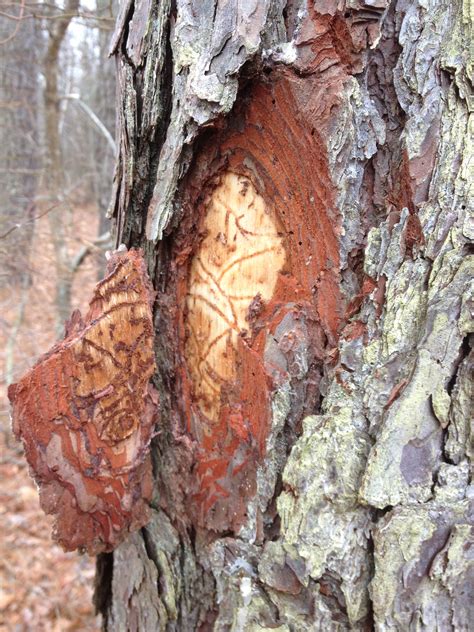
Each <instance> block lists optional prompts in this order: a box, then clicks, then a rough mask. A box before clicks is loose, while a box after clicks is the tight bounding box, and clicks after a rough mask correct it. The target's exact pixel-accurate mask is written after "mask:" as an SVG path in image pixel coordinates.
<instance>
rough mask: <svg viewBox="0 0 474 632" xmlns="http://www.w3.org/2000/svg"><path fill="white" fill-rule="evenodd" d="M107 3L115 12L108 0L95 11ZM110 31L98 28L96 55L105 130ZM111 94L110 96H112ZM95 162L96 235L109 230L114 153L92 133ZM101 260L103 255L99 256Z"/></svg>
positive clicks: (109, 108)
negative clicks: (108, 212) (97, 222)
mask: <svg viewBox="0 0 474 632" xmlns="http://www.w3.org/2000/svg"><path fill="white" fill-rule="evenodd" d="M107 7H110V11H111V13H112V9H113V14H112V15H116V14H117V10H116V8H115V7H112V6H111V3H110V2H109V1H108V0H105V1H104V0H97V12H98V13H99V12H101V14H102V12H103V11H104V10H105V9H106V8H107ZM109 41H110V32H109V31H105V30H101V31H99V50H100V52H99V58H100V60H101V63H100V66H99V68H98V90H97V94H98V97H99V103H98V115H99V117H100V119H101V121H102V122H103V123H104V125H105V126H106V127H107V129H108V130H110V131H112V133H113V130H114V125H115V94H116V86H115V72H114V65H113V60H112V59H108V52H109V50H108V49H109ZM112 95H113V96H112ZM95 147H96V152H95V156H96V164H97V167H98V168H97V175H96V178H95V188H96V195H97V201H98V205H99V213H100V222H99V231H98V233H99V236H101V235H104V234H105V233H106V232H108V231H109V230H110V222H109V220H108V218H107V210H108V207H109V204H110V185H111V180H112V176H113V171H114V160H115V156H114V154H113V153H112V152H111V151H110V147H109V146H108V145H107V144H106V143H104V141H103V139H102V138H100V137H96V139H95ZM102 261H103V258H102ZM103 273H104V267H103V263H102V264H99V269H98V277H99V279H100V278H102V276H103Z"/></svg>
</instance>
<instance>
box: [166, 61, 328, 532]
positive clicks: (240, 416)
mask: <svg viewBox="0 0 474 632" xmlns="http://www.w3.org/2000/svg"><path fill="white" fill-rule="evenodd" d="M315 87H316V86H315V83H314V81H313V79H312V78H305V79H302V78H299V77H296V76H294V75H292V74H287V73H282V74H278V73H275V76H274V77H272V81H271V83H270V84H268V85H267V84H263V83H260V84H258V85H255V86H254V87H253V88H252V89H251V90H250V91H249V92H248V93H247V94H246V96H245V98H243V99H242V100H241V101H240V103H239V105H238V106H237V108H236V111H235V113H234V116H233V117H232V119H231V121H230V122H229V126H228V127H227V129H225V130H222V131H221V132H219V133H216V134H214V135H213V136H212V138H210V139H209V140H208V141H204V142H203V143H202V146H201V148H200V152H199V155H198V157H197V159H196V161H195V164H194V167H193V169H192V170H191V172H190V175H189V176H188V178H187V179H186V181H185V183H184V185H185V188H184V191H185V194H184V195H185V199H184V201H183V202H184V204H183V205H184V209H185V213H184V217H183V221H182V223H181V226H180V230H179V234H178V235H177V237H176V239H175V252H174V266H175V270H176V280H177V286H176V292H177V304H178V306H179V310H178V313H179V319H180V321H179V330H178V338H179V349H178V351H177V363H178V367H177V372H176V374H177V377H178V379H177V383H176V399H177V401H179V400H180V398H181V403H182V404H183V410H182V412H183V416H184V418H185V419H186V422H187V431H188V433H189V434H190V436H191V437H192V438H193V439H194V440H195V442H196V446H197V447H196V457H197V463H196V467H195V470H194V480H193V483H194V487H195V490H194V493H192V499H191V502H190V503H189V505H188V508H189V510H190V513H191V514H192V515H193V516H196V517H197V520H198V522H199V523H200V524H201V525H202V526H204V527H206V528H208V529H215V530H219V531H221V530H225V529H234V530H236V529H238V528H239V527H240V526H241V525H242V524H243V523H245V522H246V520H247V511H248V507H249V503H251V501H252V499H254V498H255V497H256V496H257V495H259V494H262V493H263V492H261V491H259V489H258V483H257V480H258V477H257V472H258V468H259V466H260V465H261V464H262V463H263V462H264V461H265V460H266V458H269V455H268V453H267V450H268V446H267V441H268V437H269V434H270V433H271V432H272V423H273V421H272V417H273V412H272V406H273V404H272V402H273V401H274V399H275V397H276V396H277V393H278V391H279V390H281V389H285V388H288V385H289V384H291V387H290V388H291V412H290V413H289V415H288V419H287V422H286V423H287V426H286V429H285V435H287V436H286V437H285V439H282V441H283V442H285V441H288V442H289V443H288V444H289V445H290V444H291V441H292V440H293V439H291V436H293V437H294V436H296V433H297V432H298V424H299V422H300V420H301V418H302V417H303V415H304V414H307V413H308V412H310V411H314V410H315V406H316V402H317V398H318V395H319V391H318V384H319V379H320V373H321V366H322V363H323V361H324V357H325V349H326V346H327V345H329V346H330V347H333V346H334V345H335V344H336V341H337V337H338V330H339V323H340V311H341V307H340V293H339V243H338V237H339V231H340V227H339V226H340V224H339V217H338V213H337V211H336V209H335V204H334V190H333V185H332V182H331V176H330V173H329V166H328V159H327V155H326V150H325V145H324V141H323V139H322V138H321V136H320V133H319V130H318V129H315V126H314V122H315V120H317V116H315V109H317V108H318V107H319V106H318V103H317V99H318V97H319V94H320V93H319V91H318V90H315ZM302 103H304V107H303V106H302ZM228 174H233V177H236V178H237V179H239V180H240V181H241V182H242V183H245V182H248V183H249V184H248V191H252V192H253V191H255V192H256V195H257V196H259V198H261V200H263V203H264V205H265V208H266V211H265V212H266V213H268V216H269V217H271V218H273V220H272V221H273V222H274V225H275V226H277V227H278V229H277V230H278V236H279V238H280V239H281V244H282V248H283V251H284V253H285V257H284V258H283V259H282V260H280V258H278V261H277V262H275V265H274V266H273V267H272V260H271V257H270V258H269V259H268V260H267V259H265V257H263V256H262V259H261V261H260V262H259V261H257V260H256V259H254V260H253V265H255V266H257V269H258V271H259V272H260V273H261V274H262V279H263V280H262V283H263V284H265V281H266V280H268V279H270V277H271V278H272V279H273V277H274V276H275V275H276V282H273V280H272V282H271V288H272V289H271V291H270V290H269V292H268V293H267V294H266V295H264V292H263V291H260V290H259V288H258V287H256V289H255V292H254V294H252V295H248V296H247V295H245V309H246V318H245V324H244V327H243V328H242V330H241V331H240V333H239V334H238V335H236V336H233V337H232V344H231V348H230V347H229V348H228V356H227V357H228V358H231V360H232V365H233V368H232V369H228V370H227V373H226V375H227V376H228V377H229V379H226V380H225V384H224V383H223V382H221V381H220V380H219V378H218V377H216V385H217V383H219V388H218V389H216V390H215V397H216V399H215V401H213V402H212V403H211V405H208V409H209V411H211V413H212V414H210V415H206V413H205V410H204V407H203V405H202V403H201V401H202V399H201V398H202V393H201V389H200V388H199V387H198V388H196V383H195V381H196V378H195V374H196V373H195V370H194V368H193V365H191V366H190V365H189V353H188V354H186V352H185V349H189V345H190V342H189V339H190V336H199V335H200V334H201V335H203V337H204V339H206V336H205V335H204V334H205V332H204V330H203V331H202V332H199V331H194V332H193V333H191V332H190V327H191V325H192V326H193V327H194V328H196V324H197V320H196V317H195V315H192V311H193V309H192V303H190V301H192V296H193V294H194V293H195V289H193V287H190V285H191V286H192V285H193V284H194V283H195V282H196V281H195V279H196V275H195V273H194V272H193V270H195V269H196V265H197V264H196V257H199V256H200V254H199V253H200V252H201V248H202V244H207V243H208V242H209V227H208V226H207V225H206V217H208V214H209V213H210V212H212V209H210V206H209V205H210V204H212V199H213V195H214V193H215V192H216V191H219V190H221V189H222V183H223V182H225V180H226V178H228V177H229V176H228ZM252 212H254V211H253V209H252V208H250V207H247V208H243V207H242V213H243V214H244V215H245V214H247V213H252ZM236 213H237V211H236ZM242 213H241V214H242ZM237 215H238V213H237ZM242 226H243V228H244V229H245V222H243V223H242ZM220 232H222V231H220ZM270 232H271V231H270ZM223 238H224V237H223V236H220V239H221V240H222V239H223ZM225 238H226V239H227V237H225ZM216 243H218V241H217V242H216ZM257 245H258V242H257ZM219 249H220V250H222V248H220V247H219ZM245 261H248V260H245ZM223 265H225V264H223ZM258 266H260V267H258ZM236 272H237V274H236V275H235V280H236V283H237V285H238V284H239V275H238V269H237V270H236ZM265 275H267V279H265ZM214 276H215V275H214ZM216 291H218V290H217V288H216ZM226 291H227V292H228V294H233V293H232V288H231V287H230V286H229V287H228V288H226ZM169 292H170V290H169V288H168V294H169ZM237 295H238V296H240V295H241V294H240V289H239V291H238V292H237V294H236V296H237ZM190 306H191V310H190ZM190 314H191V316H190ZM219 321H222V318H221V317H219ZM240 326H241V323H240V325H239V327H240ZM236 341H237V344H235V342H236ZM225 352H226V351H225V346H224V345H222V353H225ZM186 360H188V362H186ZM192 363H194V360H192ZM207 377H208V378H210V379H212V374H211V372H209V375H208V376H207ZM211 390H212V389H211V386H209V391H208V392H209V393H210V392H211ZM182 393H185V394H186V397H184V398H182V396H181V394H182ZM280 443H281V442H280ZM260 497H261V496H260ZM264 504H265V503H264V502H263V501H262V511H264ZM258 511H260V509H259V510H258ZM259 520H260V518H259V516H258V515H257V517H256V521H257V524H259Z"/></svg>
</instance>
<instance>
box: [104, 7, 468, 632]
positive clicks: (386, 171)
mask: <svg viewBox="0 0 474 632" xmlns="http://www.w3.org/2000/svg"><path fill="white" fill-rule="evenodd" d="M469 20H470V16H469V13H468V5H467V3H462V2H461V0H456V1H455V2H452V1H448V0H431V1H430V2H427V1H426V0H398V2H394V1H393V2H389V0H365V2H364V0H357V1H349V0H346V1H344V0H315V2H314V3H305V2H302V1H301V2H298V1H294V2H293V1H291V0H290V1H288V2H285V1H284V0H263V1H261V2H259V1H254V2H241V3H233V2H224V1H222V0H219V1H216V2H208V1H204V2H191V0H177V2H176V3H172V2H170V0H162V1H161V2H157V1H153V0H143V1H142V2H136V3H135V2H133V0H127V1H125V2H124V4H123V5H122V7H121V13H120V15H119V18H118V25H117V29H116V32H115V36H114V38H113V43H112V51H113V52H114V53H115V55H116V59H117V68H118V90H119V102H118V106H119V110H118V112H119V113H118V125H117V131H118V145H119V157H118V162H117V165H116V176H115V184H114V187H115V188H114V198H113V204H112V206H111V212H112V214H113V216H114V217H115V221H116V229H117V243H125V244H126V245H127V246H129V247H131V246H133V247H141V248H142V249H143V251H144V253H145V257H146V260H147V264H148V269H149V273H150V276H151V278H152V280H153V283H154V286H155V289H156V291H157V299H156V304H155V334H156V341H155V347H156V358H157V365H158V371H157V374H156V375H155V378H154V382H155V386H156V387H157V388H158V390H159V392H160V412H161V419H160V422H159V426H158V428H157V436H156V438H155V439H154V441H153V444H152V456H153V461H154V477H155V493H154V498H153V503H152V508H153V517H152V520H151V522H150V523H149V524H148V526H146V527H145V528H143V529H142V530H141V531H140V532H137V533H135V534H134V535H133V536H131V537H130V538H129V539H128V540H127V541H126V542H125V543H124V544H122V545H120V546H119V547H118V548H117V549H116V550H115V551H114V553H113V554H107V555H102V556H101V557H100V558H99V562H98V580H97V591H96V601H97V605H98V608H99V609H100V610H101V611H102V613H103V615H104V621H105V628H106V629H107V630H110V631H112V630H113V631H114V632H117V631H121V630H139V631H140V632H145V631H148V630H149V631H155V630H169V631H171V630H182V631H188V630H189V631H191V630H201V631H204V630H232V631H237V630H242V631H243V630H245V631H257V630H280V631H282V632H283V631H290V630H291V631H299V630H301V631H303V630H304V631H306V630H324V631H329V630H372V629H375V630H403V631H405V630H440V631H448V630H467V629H468V625H469V624H468V621H469V620H471V621H472V620H474V615H473V613H472V606H470V600H469V589H468V586H469V573H471V577H472V566H471V567H470V566H469V559H468V540H469V535H470V530H472V524H470V523H469V520H468V494H467V490H468V483H469V460H470V457H471V445H472V442H471V439H472V435H471V431H470V429H469V425H468V419H469V414H468V410H469V406H470V400H471V395H472V392H471V387H470V382H469V372H470V367H471V366H472V352H471V346H470V340H469V337H468V336H469V332H470V331H472V321H471V320H470V312H469V309H470V305H471V304H470V295H469V285H468V281H469V276H470V274H472V258H469V244H470V242H469V240H470V239H472V236H473V224H472V218H469V217H468V208H469V204H468V200H469V189H468V169H469V165H470V164H471V166H472V160H473V156H472V143H471V145H470V146H469V144H468V112H469V106H470V105H472V93H471V92H470V90H471V83H470V79H469V74H468V71H469V69H470V68H471V67H470V66H468V65H466V64H467V55H468V31H469V26H470V22H469ZM471 199H472V198H471ZM471 603H472V600H471ZM470 608H471V612H470V611H469V609H470Z"/></svg>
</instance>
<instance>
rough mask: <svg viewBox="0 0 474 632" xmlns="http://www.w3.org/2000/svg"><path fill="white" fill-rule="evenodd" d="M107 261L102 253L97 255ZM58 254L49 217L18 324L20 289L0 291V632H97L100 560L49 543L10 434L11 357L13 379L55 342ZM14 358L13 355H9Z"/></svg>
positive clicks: (92, 260)
mask: <svg viewBox="0 0 474 632" xmlns="http://www.w3.org/2000/svg"><path fill="white" fill-rule="evenodd" d="M97 230H98V213H97V210H96V209H95V207H94V206H92V205H87V204H78V205H76V206H75V207H74V209H73V213H72V220H71V222H70V225H69V231H68V232H69V242H68V249H69V250H70V252H71V254H73V253H75V252H77V251H78V249H79V248H81V247H82V246H83V245H84V244H88V243H90V241H91V240H93V239H94V238H95V237H96V235H97ZM100 259H101V260H103V255H102V256H101V257H100ZM53 262H54V252H53V249H52V243H51V235H50V233H49V227H48V222H47V220H46V218H41V219H40V220H38V221H37V223H36V226H35V235H34V239H33V243H32V247H31V253H30V256H29V258H28V260H27V264H26V265H28V266H29V267H30V271H31V275H32V284H31V286H30V287H29V288H28V289H27V290H26V292H27V296H26V308H25V311H24V314H23V316H22V319H21V321H22V322H21V325H20V327H19V329H18V332H17V334H16V335H15V337H14V345H13V352H11V351H8V342H9V338H10V341H11V336H12V332H13V331H14V328H15V323H17V322H18V314H19V305H20V304H21V300H22V298H25V297H24V295H22V292H25V290H22V289H21V288H20V287H18V286H16V285H15V283H14V282H13V281H12V282H11V283H10V284H9V285H7V286H3V287H0V367H1V371H0V533H1V536H2V537H1V539H0V632H43V631H44V632H63V631H64V632H66V631H70V630H78V631H81V632H83V631H84V632H89V631H91V632H92V631H94V630H99V629H100V619H99V617H96V616H95V615H94V610H93V606H92V592H93V581H94V572H95V560H94V559H93V558H89V557H87V556H85V555H79V554H78V553H76V552H74V553H65V552H64V551H62V549H61V548H60V547H59V546H57V545H55V544H54V543H53V541H52V540H51V527H52V518H51V517H50V516H46V515H45V514H43V512H42V510H41V509H40V506H39V501H38V493H37V490H36V486H35V483H34V482H33V481H32V480H31V478H30V477H29V475H28V466H27V464H26V461H25V460H24V457H23V451H22V448H21V445H19V444H18V443H17V442H16V440H15V438H14V437H13V434H12V432H11V430H10V420H9V405H8V400H7V396H6V391H7V388H6V387H7V381H8V380H7V377H8V376H7V375H6V372H7V369H6V366H7V356H8V354H10V359H13V375H12V377H13V380H14V381H16V380H17V379H18V378H19V377H21V375H22V374H23V373H24V372H25V371H26V370H27V369H28V367H30V366H31V365H32V364H34V362H35V361H36V360H37V359H38V357H39V356H40V355H42V354H43V353H44V352H46V351H47V350H48V349H49V347H50V346H51V345H52V344H53V343H54V341H55V339H56V336H55V332H54V315H55V312H54V287H55V274H54V263H53ZM98 262H99V255H91V256H89V257H87V258H86V259H85V261H84V264H83V265H82V266H81V268H80V270H79V271H78V273H77V274H76V276H75V279H74V285H73V299H72V302H73V305H72V307H73V308H79V309H81V311H82V313H84V312H85V311H86V308H87V301H88V299H89V298H90V294H91V290H92V287H93V286H94V284H95V282H96V280H97V274H98ZM12 355H13V357H12Z"/></svg>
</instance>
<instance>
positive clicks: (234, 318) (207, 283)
mask: <svg viewBox="0 0 474 632" xmlns="http://www.w3.org/2000/svg"><path fill="white" fill-rule="evenodd" d="M202 229H203V232H204V233H205V237H204V239H203V240H202V242H201V245H200V247H199V250H198V251H197V253H196V254H195V256H194V258H193V261H192V264H191V271H190V279H189V292H188V297H187V309H188V316H187V321H186V327H187V334H188V337H187V343H186V347H185V357H186V360H187V364H188V367H189V370H190V373H191V376H192V381H193V386H194V397H193V398H194V400H195V401H196V402H197V403H198V405H199V408H200V409H201V412H202V413H203V414H204V415H205V417H206V418H207V419H208V420H209V421H210V422H212V423H213V424H215V423H216V422H217V421H218V418H219V412H220V408H221V401H220V395H221V389H222V387H223V386H224V385H225V384H226V383H229V382H232V381H233V380H234V379H235V377H236V369H237V363H236V353H237V346H238V337H239V336H241V335H245V334H246V333H248V330H249V322H248V320H249V316H248V311H249V308H250V306H251V304H252V302H255V301H269V300H270V299H271V297H272V295H273V292H274V290H275V285H276V282H277V278H278V273H279V272H280V270H281V269H282V268H283V266H284V264H285V260H286V254H285V250H284V247H283V239H282V232H281V231H280V230H278V226H277V220H276V218H275V217H274V216H273V214H272V212H271V209H269V208H268V206H267V205H266V204H265V201H264V200H263V198H262V197H261V196H260V195H259V194H258V193H257V191H256V190H255V187H254V186H253V184H252V182H251V181H250V180H249V179H248V178H245V177H244V176H239V175H237V174H235V173H232V172H228V173H226V174H224V175H223V176H222V177H221V181H220V184H219V186H217V188H216V189H215V190H214V191H213V193H212V195H211V197H210V199H209V201H208V204H207V212H206V215H205V218H204V222H203V227H202Z"/></svg>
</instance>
